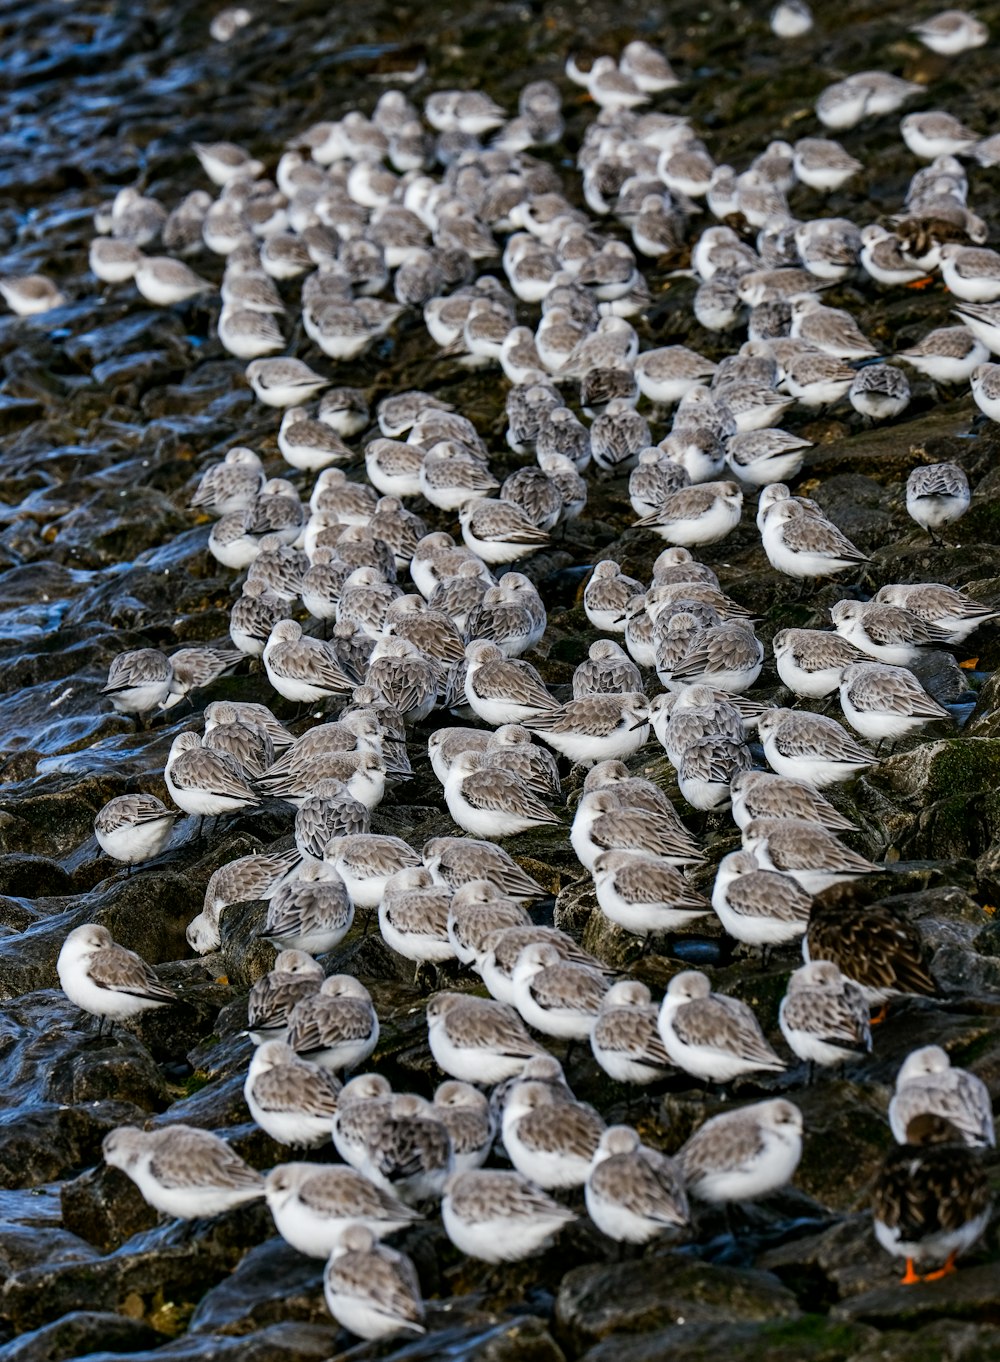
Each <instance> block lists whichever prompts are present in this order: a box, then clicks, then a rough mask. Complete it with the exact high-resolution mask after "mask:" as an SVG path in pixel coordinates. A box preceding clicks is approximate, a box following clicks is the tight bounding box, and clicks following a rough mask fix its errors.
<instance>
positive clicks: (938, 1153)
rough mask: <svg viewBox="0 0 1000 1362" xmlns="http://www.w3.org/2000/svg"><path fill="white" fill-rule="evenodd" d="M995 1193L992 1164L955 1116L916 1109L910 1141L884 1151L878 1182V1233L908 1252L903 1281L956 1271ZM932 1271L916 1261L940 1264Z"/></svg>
mask: <svg viewBox="0 0 1000 1362" xmlns="http://www.w3.org/2000/svg"><path fill="white" fill-rule="evenodd" d="M991 1205H992V1197H991V1192H990V1185H989V1181H988V1178H987V1175H986V1170H985V1168H984V1167H983V1165H982V1162H981V1161H980V1158H979V1157H978V1156H977V1153H976V1151H975V1150H972V1149H969V1148H968V1146H967V1145H965V1144H964V1143H963V1142H962V1137H961V1134H960V1133H959V1132H958V1131H957V1130H956V1129H955V1127H954V1126H953V1125H952V1124H951V1122H950V1121H948V1120H946V1119H945V1118H943V1117H941V1116H938V1115H934V1114H931V1113H921V1114H919V1115H917V1116H914V1117H913V1118H912V1119H911V1120H910V1122H909V1124H908V1126H907V1128H906V1143H905V1144H903V1145H900V1146H898V1147H897V1148H896V1149H894V1150H893V1151H892V1152H891V1153H890V1154H889V1155H888V1157H887V1158H886V1160H885V1162H884V1163H883V1165H882V1167H881V1169H880V1170H879V1172H878V1175H877V1177H876V1180H875V1186H874V1188H873V1189H872V1218H873V1220H874V1222H875V1238H876V1239H877V1240H878V1241H879V1243H880V1244H881V1245H882V1247H883V1248H884V1249H885V1251H886V1252H887V1253H891V1254H893V1255H894V1256H895V1257H900V1258H905V1259H906V1273H905V1275H904V1276H903V1277H902V1279H901V1280H902V1284H903V1285H904V1286H909V1285H912V1284H913V1283H915V1282H928V1281H936V1280H937V1279H938V1278H940V1277H944V1276H946V1275H947V1274H948V1273H950V1272H954V1271H955V1259H956V1258H957V1257H958V1255H959V1254H960V1253H964V1252H965V1251H966V1250H967V1249H969V1248H971V1247H972V1245H973V1244H974V1243H975V1242H976V1240H977V1239H978V1238H979V1237H980V1235H981V1234H982V1233H983V1232H984V1230H985V1229H986V1226H987V1224H988V1223H989V1218H990V1210H991ZM942 1260H944V1261H943V1264H942V1266H939V1267H935V1269H934V1270H933V1271H932V1272H924V1273H922V1274H921V1273H918V1272H917V1270H916V1268H917V1266H920V1267H922V1268H923V1267H927V1266H929V1265H930V1264H931V1263H942Z"/></svg>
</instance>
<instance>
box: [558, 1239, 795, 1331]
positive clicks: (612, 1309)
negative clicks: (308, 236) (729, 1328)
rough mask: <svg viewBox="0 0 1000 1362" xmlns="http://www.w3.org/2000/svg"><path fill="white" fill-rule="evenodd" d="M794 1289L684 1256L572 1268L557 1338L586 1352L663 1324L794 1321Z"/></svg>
mask: <svg viewBox="0 0 1000 1362" xmlns="http://www.w3.org/2000/svg"><path fill="white" fill-rule="evenodd" d="M799 1313H800V1311H799V1306H798V1304H797V1302H796V1300H795V1297H794V1296H793V1295H792V1293H791V1292H790V1291H789V1290H788V1289H787V1288H786V1287H784V1286H782V1284H781V1283H780V1282H779V1281H778V1279H777V1278H776V1277H773V1276H771V1275H770V1274H769V1273H766V1272H757V1271H753V1270H746V1269H740V1268H731V1267H720V1266H715V1265H712V1266H710V1265H709V1264H707V1263H702V1262H700V1261H699V1260H698V1259H696V1258H689V1257H687V1256H686V1255H682V1254H677V1253H673V1254H658V1255H656V1256H655V1257H649V1258H644V1259H642V1260H641V1261H639V1262H636V1263H616V1264H610V1265H604V1264H598V1265H593V1266H589V1267H581V1268H577V1269H575V1270H574V1271H573V1272H570V1273H567V1275H566V1276H565V1277H564V1278H563V1280H562V1282H561V1284H560V1287H559V1294H558V1296H557V1297H556V1323H557V1326H558V1331H557V1337H558V1338H559V1339H560V1341H562V1340H566V1341H568V1342H570V1343H571V1345H572V1347H573V1348H574V1349H575V1350H581V1349H582V1348H584V1347H586V1345H587V1344H588V1343H592V1342H594V1341H596V1340H597V1339H600V1338H604V1337H605V1336H606V1335H608V1334H623V1333H625V1334H635V1333H646V1332H649V1331H652V1330H654V1329H662V1328H663V1327H664V1325H666V1324H668V1323H670V1324H676V1323H678V1322H680V1321H683V1322H685V1323H687V1324H697V1323H709V1322H714V1323H717V1322H718V1321H719V1320H720V1319H723V1318H724V1319H726V1320H761V1319H772V1318H792V1317H794V1316H795V1315H798V1314H799Z"/></svg>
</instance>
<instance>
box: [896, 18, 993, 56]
mask: <svg viewBox="0 0 1000 1362" xmlns="http://www.w3.org/2000/svg"><path fill="white" fill-rule="evenodd" d="M910 32H911V33H915V34H916V35H917V37H918V38H919V39H920V41H921V42H922V43H923V44H924V46H925V47H929V48H930V49H931V51H932V52H937V53H938V54H939V55H940V56H942V57H957V56H958V54H959V53H960V52H967V51H968V50H969V49H970V48H973V47H982V46H983V44H984V43H986V42H988V41H989V36H990V35H989V29H988V28H987V27H986V25H985V24H984V23H983V22H982V20H981V19H976V18H975V17H974V16H973V15H971V14H969V13H967V12H966V11H965V10H961V9H946V10H942V11H941V13H940V14H935V15H933V16H932V17H931V18H930V19H921V20H919V22H918V23H915V24H914V25H913V26H912V27H911V29H910Z"/></svg>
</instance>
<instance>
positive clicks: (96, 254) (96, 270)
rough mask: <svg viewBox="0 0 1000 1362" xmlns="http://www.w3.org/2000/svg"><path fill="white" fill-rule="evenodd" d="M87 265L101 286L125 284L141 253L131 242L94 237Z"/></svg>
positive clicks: (136, 265) (138, 263)
mask: <svg viewBox="0 0 1000 1362" xmlns="http://www.w3.org/2000/svg"><path fill="white" fill-rule="evenodd" d="M87 263H88V264H89V266H90V272H91V274H93V275H96V276H97V278H98V279H100V281H101V283H102V284H125V283H127V282H128V281H129V279H132V278H134V277H135V272H136V270H137V269H138V268H139V265H140V264H141V263H142V252H141V251H140V250H139V248H138V246H135V245H133V243H132V242H131V241H118V240H116V239H115V238H114V237H108V236H96V237H94V239H93V241H91V243H90V253H89V256H88V261H87ZM53 287H54V286H53ZM43 310H44V311H48V310H49V309H48V308H45V309H43Z"/></svg>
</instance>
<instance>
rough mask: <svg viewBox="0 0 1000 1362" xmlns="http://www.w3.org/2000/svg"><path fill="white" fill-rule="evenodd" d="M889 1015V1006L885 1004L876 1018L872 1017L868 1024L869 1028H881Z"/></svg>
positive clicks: (876, 1014)
mask: <svg viewBox="0 0 1000 1362" xmlns="http://www.w3.org/2000/svg"><path fill="white" fill-rule="evenodd" d="M888 1015H889V1004H888V1003H883V1004H882V1006H881V1007H880V1008H879V1010H878V1011H877V1012H876V1013H875V1015H874V1017H872V1018H871V1020H870V1021H869V1023H868V1024H869V1026H881V1025H882V1023H883V1022H884V1021H885V1019H886V1017H887V1016H888Z"/></svg>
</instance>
